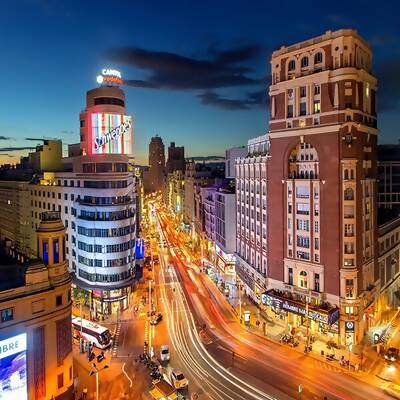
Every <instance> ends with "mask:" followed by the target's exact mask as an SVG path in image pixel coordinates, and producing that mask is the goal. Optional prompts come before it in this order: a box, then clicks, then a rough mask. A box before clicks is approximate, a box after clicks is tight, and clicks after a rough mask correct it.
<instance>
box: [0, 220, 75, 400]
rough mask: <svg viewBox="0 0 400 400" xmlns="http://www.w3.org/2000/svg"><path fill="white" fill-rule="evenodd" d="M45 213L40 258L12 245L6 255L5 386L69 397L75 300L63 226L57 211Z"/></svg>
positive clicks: (0, 336)
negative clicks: (31, 258)
mask: <svg viewBox="0 0 400 400" xmlns="http://www.w3.org/2000/svg"><path fill="white" fill-rule="evenodd" d="M42 217H43V219H42V221H41V223H40V225H39V227H38V230H37V235H35V236H36V237H37V240H38V243H39V254H38V255H39V258H38V259H36V260H29V259H28V258H24V257H23V256H20V255H19V254H18V253H17V252H16V251H15V250H12V249H8V250H10V252H9V254H8V255H7V256H4V254H3V255H2V256H3V257H2V260H4V261H5V262H6V263H5V264H3V265H0V271H1V273H2V277H3V278H2V282H1V284H0V309H1V310H0V313H1V321H0V345H1V348H2V352H1V355H0V359H1V360H0V361H1V366H2V382H3V387H2V389H3V391H4V390H5V389H6V385H5V383H6V382H7V383H8V384H9V386H8V388H9V389H10V388H13V387H14V389H12V390H13V394H14V396H15V398H29V399H30V400H35V399H37V400H39V399H40V400H41V399H57V400H66V399H68V400H69V399H72V398H73V383H74V380H73V359H72V332H71V307H72V302H71V278H70V275H69V273H68V263H67V261H66V258H65V251H64V246H65V233H64V226H63V224H62V221H61V219H60V217H59V214H58V213H44V214H43V215H42ZM4 349H7V350H6V351H5V350H4ZM17 349H18V350H17ZM13 371H14V372H13ZM12 372H13V374H12V375H11V373H12ZM7 374H8V375H7ZM7 379H8V381H7ZM4 394H5V393H4Z"/></svg>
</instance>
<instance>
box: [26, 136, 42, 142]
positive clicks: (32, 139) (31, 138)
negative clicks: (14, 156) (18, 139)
mask: <svg viewBox="0 0 400 400" xmlns="http://www.w3.org/2000/svg"><path fill="white" fill-rule="evenodd" d="M25 140H30V141H32V142H43V141H44V140H45V139H43V138H34V137H26V138H25Z"/></svg>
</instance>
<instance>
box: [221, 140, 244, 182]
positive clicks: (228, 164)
mask: <svg viewBox="0 0 400 400" xmlns="http://www.w3.org/2000/svg"><path fill="white" fill-rule="evenodd" d="M246 156H247V147H246V146H242V147H231V148H230V149H227V150H225V178H228V179H234V178H235V176H236V173H235V172H236V168H235V163H236V159H237V158H243V157H246Z"/></svg>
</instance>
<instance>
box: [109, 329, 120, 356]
mask: <svg viewBox="0 0 400 400" xmlns="http://www.w3.org/2000/svg"><path fill="white" fill-rule="evenodd" d="M120 332H121V324H120V323H118V324H117V326H116V327H115V330H114V341H113V346H112V351H111V354H112V356H113V357H115V356H116V355H117V349H118V343H119V334H120Z"/></svg>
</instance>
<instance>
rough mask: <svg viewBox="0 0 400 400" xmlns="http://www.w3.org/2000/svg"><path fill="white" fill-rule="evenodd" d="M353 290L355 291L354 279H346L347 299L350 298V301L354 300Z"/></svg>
mask: <svg viewBox="0 0 400 400" xmlns="http://www.w3.org/2000/svg"><path fill="white" fill-rule="evenodd" d="M353 289H354V281H353V279H346V287H345V293H346V298H348V299H351V298H353V294H354V293H353Z"/></svg>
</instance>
